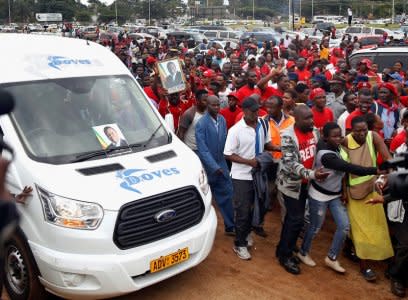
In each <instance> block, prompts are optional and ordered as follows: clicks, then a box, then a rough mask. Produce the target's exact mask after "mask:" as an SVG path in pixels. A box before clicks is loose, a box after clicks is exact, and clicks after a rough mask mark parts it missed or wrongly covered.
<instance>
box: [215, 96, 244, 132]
mask: <svg viewBox="0 0 408 300" xmlns="http://www.w3.org/2000/svg"><path fill="white" fill-rule="evenodd" d="M241 112H242V110H241V108H239V107H238V98H237V95H236V93H235V92H232V93H230V94H229V95H228V106H227V107H226V108H223V109H221V111H220V114H221V115H222V116H223V117H224V118H225V121H226V122H227V129H228V130H229V129H230V128H231V127H232V126H233V125H234V124H235V119H236V118H237V116H238V114H240V113H241Z"/></svg>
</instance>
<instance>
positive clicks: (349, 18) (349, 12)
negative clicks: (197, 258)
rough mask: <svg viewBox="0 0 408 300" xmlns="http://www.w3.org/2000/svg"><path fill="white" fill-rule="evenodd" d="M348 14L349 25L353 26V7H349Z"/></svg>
mask: <svg viewBox="0 0 408 300" xmlns="http://www.w3.org/2000/svg"><path fill="white" fill-rule="evenodd" d="M347 16H348V20H347V23H348V26H351V20H353V11H352V10H351V7H349V8H347Z"/></svg>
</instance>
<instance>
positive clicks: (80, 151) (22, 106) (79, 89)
mask: <svg viewBox="0 0 408 300" xmlns="http://www.w3.org/2000/svg"><path fill="white" fill-rule="evenodd" d="M3 87H4V88H5V89H6V90H8V91H9V92H11V94H12V95H13V96H14V98H15V101H16V107H15V109H14V111H13V113H12V114H11V118H12V121H13V124H14V126H15V128H16V130H17V132H18V134H19V137H20V139H21V141H22V143H23V145H24V147H25V150H26V151H27V154H28V155H29V156H30V157H31V158H33V159H34V160H37V161H41V162H46V163H51V164H64V163H69V162H75V161H81V160H86V159H91V158H92V159H101V158H105V157H108V156H109V155H122V154H127V153H132V152H135V151H141V150H144V149H146V148H152V147H157V146H160V145H163V144H167V143H168V142H169V141H170V139H169V134H168V132H167V131H166V130H165V129H164V128H163V126H161V125H162V123H161V122H160V120H159V118H158V116H157V115H156V114H155V113H154V111H153V109H152V107H151V106H150V105H149V104H148V99H146V97H145V96H144V94H143V93H142V91H141V89H140V88H139V87H138V86H137V84H136V83H135V82H134V80H133V79H132V78H131V77H129V76H104V77H85V78H64V79H56V80H44V81H33V82H28V83H27V82H24V83H16V84H7V85H6V86H3ZM93 154H95V155H93ZM87 157H88V158H87ZM80 158H85V159H80Z"/></svg>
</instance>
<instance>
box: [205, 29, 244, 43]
mask: <svg viewBox="0 0 408 300" xmlns="http://www.w3.org/2000/svg"><path fill="white" fill-rule="evenodd" d="M203 35H205V37H206V38H207V39H209V40H212V39H214V40H223V41H235V42H238V41H239V37H240V36H241V35H242V32H238V31H222V30H207V31H204V32H203Z"/></svg>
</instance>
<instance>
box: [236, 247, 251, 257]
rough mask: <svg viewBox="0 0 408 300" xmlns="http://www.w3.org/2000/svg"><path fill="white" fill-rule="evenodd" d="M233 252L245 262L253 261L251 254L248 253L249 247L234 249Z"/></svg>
mask: <svg viewBox="0 0 408 300" xmlns="http://www.w3.org/2000/svg"><path fill="white" fill-rule="evenodd" d="M232 250H234V252H235V253H236V254H237V255H238V257H239V258H240V259H243V260H250V259H251V254H250V253H249V251H248V248H247V247H236V246H234V247H232Z"/></svg>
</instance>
